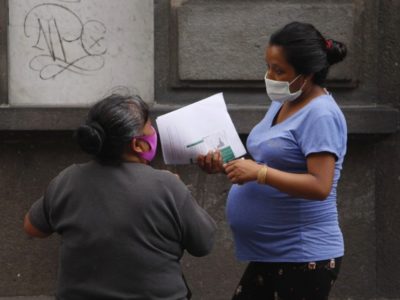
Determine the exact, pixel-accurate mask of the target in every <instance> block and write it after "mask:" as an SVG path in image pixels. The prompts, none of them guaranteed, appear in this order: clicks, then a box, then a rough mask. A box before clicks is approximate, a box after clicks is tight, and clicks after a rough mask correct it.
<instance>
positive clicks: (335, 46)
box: [326, 40, 347, 65]
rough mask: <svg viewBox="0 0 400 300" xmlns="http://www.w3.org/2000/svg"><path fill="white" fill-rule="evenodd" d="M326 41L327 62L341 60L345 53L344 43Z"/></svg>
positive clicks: (331, 62)
mask: <svg viewBox="0 0 400 300" xmlns="http://www.w3.org/2000/svg"><path fill="white" fill-rule="evenodd" d="M327 43H328V45H329V46H328V47H327V49H326V51H327V59H328V63H329V64H330V65H333V64H336V63H338V62H341V61H342V60H343V59H344V58H345V57H346V54H347V48H346V45H345V44H343V43H341V42H338V41H335V40H328V41H327Z"/></svg>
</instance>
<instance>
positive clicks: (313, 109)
mask: <svg viewBox="0 0 400 300" xmlns="http://www.w3.org/2000/svg"><path fill="white" fill-rule="evenodd" d="M307 111H308V117H309V118H310V119H311V120H315V119H318V118H320V117H328V116H331V117H333V118H342V117H343V112H342V110H341V109H340V107H339V105H338V104H337V103H336V101H335V99H334V98H333V96H332V95H331V94H325V95H320V96H318V97H316V98H315V99H313V100H312V101H311V102H310V103H309V104H308V110H307Z"/></svg>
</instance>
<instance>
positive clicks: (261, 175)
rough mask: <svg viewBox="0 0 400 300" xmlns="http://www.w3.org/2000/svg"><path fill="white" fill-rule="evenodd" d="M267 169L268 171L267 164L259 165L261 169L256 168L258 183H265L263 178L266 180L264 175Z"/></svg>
mask: <svg viewBox="0 0 400 300" xmlns="http://www.w3.org/2000/svg"><path fill="white" fill-rule="evenodd" d="M267 171H268V167H267V165H263V166H262V167H261V169H260V170H258V173H257V182H258V183H259V184H265V180H266V177H267Z"/></svg>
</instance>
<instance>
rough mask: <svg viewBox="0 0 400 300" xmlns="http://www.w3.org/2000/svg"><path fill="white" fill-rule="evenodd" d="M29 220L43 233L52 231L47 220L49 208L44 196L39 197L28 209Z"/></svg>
mask: <svg viewBox="0 0 400 300" xmlns="http://www.w3.org/2000/svg"><path fill="white" fill-rule="evenodd" d="M29 221H30V222H31V223H32V225H33V226H34V227H36V228H37V229H39V230H40V231H41V232H43V233H49V234H50V233H52V232H53V231H54V230H53V228H52V226H51V224H50V221H49V210H48V207H47V205H46V203H45V196H42V197H40V198H39V199H38V200H37V201H36V202H35V203H33V205H32V207H31V208H30V210H29Z"/></svg>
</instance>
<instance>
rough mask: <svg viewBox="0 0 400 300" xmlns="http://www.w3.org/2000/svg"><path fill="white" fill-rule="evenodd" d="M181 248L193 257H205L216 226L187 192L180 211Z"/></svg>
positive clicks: (208, 251)
mask: <svg viewBox="0 0 400 300" xmlns="http://www.w3.org/2000/svg"><path fill="white" fill-rule="evenodd" d="M180 217H181V226H182V243H183V247H184V248H185V249H186V251H188V252H189V253H190V254H191V255H193V256H205V255H207V254H209V253H210V252H211V249H212V247H213V245H214V239H215V231H216V228H217V226H216V224H215V222H214V220H213V219H212V218H211V216H210V215H209V214H208V213H207V212H206V211H205V210H204V209H203V208H202V207H200V205H198V204H197V202H196V200H195V199H194V198H193V197H192V195H191V194H190V192H189V191H188V192H187V194H186V199H185V201H184V203H183V205H182V207H181V209H180Z"/></svg>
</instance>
